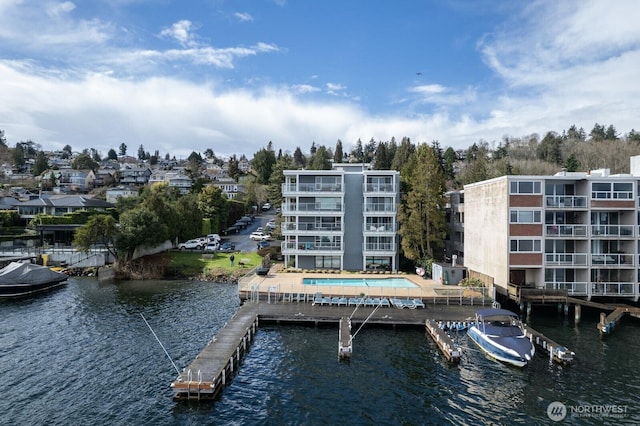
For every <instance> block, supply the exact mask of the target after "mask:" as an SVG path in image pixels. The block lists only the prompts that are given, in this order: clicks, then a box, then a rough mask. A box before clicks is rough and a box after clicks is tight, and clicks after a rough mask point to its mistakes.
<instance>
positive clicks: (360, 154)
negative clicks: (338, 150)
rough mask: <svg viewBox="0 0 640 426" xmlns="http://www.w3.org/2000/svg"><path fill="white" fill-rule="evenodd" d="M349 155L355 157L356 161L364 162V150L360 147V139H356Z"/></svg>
mask: <svg viewBox="0 0 640 426" xmlns="http://www.w3.org/2000/svg"><path fill="white" fill-rule="evenodd" d="M351 155H352V156H353V157H354V158H355V160H356V163H363V162H364V150H363V149H362V141H361V140H360V139H358V142H356V146H355V148H353V151H351Z"/></svg>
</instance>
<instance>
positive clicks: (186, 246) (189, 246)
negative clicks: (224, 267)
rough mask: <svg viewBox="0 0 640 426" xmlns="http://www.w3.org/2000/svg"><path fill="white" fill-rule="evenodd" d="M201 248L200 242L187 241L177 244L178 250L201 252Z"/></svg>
mask: <svg viewBox="0 0 640 426" xmlns="http://www.w3.org/2000/svg"><path fill="white" fill-rule="evenodd" d="M202 247H203V244H202V243H201V242H200V240H188V241H185V242H184V243H180V244H178V249H179V250H193V249H198V250H201V249H202Z"/></svg>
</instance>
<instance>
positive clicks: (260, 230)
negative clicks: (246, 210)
mask: <svg viewBox="0 0 640 426" xmlns="http://www.w3.org/2000/svg"><path fill="white" fill-rule="evenodd" d="M256 232H264V228H263V227H262V226H258V229H256Z"/></svg>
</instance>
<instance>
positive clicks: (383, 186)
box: [363, 183, 396, 194]
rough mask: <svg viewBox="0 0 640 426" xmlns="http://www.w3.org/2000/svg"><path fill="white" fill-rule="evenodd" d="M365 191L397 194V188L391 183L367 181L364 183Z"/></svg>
mask: <svg viewBox="0 0 640 426" xmlns="http://www.w3.org/2000/svg"><path fill="white" fill-rule="evenodd" d="M363 191H364V192H365V193H367V194H370V193H386V194H389V193H391V194H395V193H396V188H395V186H394V185H393V184H391V183H379V184H378V183H367V184H365V185H364V188H363Z"/></svg>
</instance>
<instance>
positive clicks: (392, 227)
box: [362, 223, 396, 232]
mask: <svg viewBox="0 0 640 426" xmlns="http://www.w3.org/2000/svg"><path fill="white" fill-rule="evenodd" d="M362 231H363V232H395V231H396V224H395V223H387V224H379V225H367V224H366V223H364V224H363V225H362Z"/></svg>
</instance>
